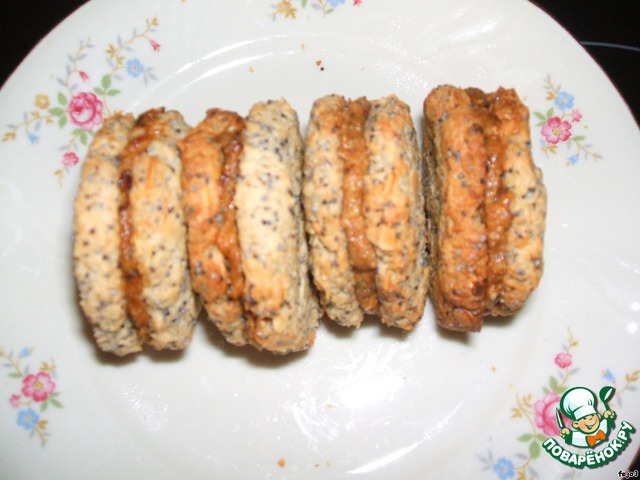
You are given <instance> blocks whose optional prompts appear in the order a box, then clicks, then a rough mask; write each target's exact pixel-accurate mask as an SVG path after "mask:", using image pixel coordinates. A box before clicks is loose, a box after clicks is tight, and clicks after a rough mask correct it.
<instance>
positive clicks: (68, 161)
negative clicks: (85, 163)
mask: <svg viewBox="0 0 640 480" xmlns="http://www.w3.org/2000/svg"><path fill="white" fill-rule="evenodd" d="M79 161H80V159H79V158H78V155H76V154H75V153H74V152H67V153H65V154H64V155H63V156H62V165H64V166H65V167H73V166H74V165H77V164H78V162H79Z"/></svg>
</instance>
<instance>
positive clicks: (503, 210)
mask: <svg viewBox="0 0 640 480" xmlns="http://www.w3.org/2000/svg"><path fill="white" fill-rule="evenodd" d="M466 91H467V93H468V94H469V97H470V98H471V102H472V106H473V107H474V108H475V109H476V112H477V113H478V114H479V117H480V119H481V123H482V129H483V131H484V138H485V148H486V155H487V172H486V183H485V197H484V222H485V224H486V227H487V246H488V248H489V264H488V266H489V272H488V273H489V275H488V278H487V284H486V290H485V292H486V308H487V309H491V308H492V307H493V305H494V304H495V303H496V302H497V301H498V300H499V298H500V292H501V288H502V287H501V284H502V279H503V277H504V275H505V273H506V271H507V262H506V261H505V258H506V254H507V232H508V231H509V228H510V227H511V223H512V220H513V214H512V213H511V209H510V203H511V201H512V199H513V194H512V193H511V192H509V191H508V190H507V189H506V188H505V187H504V185H503V182H502V176H503V174H504V173H505V165H504V163H505V151H506V149H507V147H508V142H509V136H510V135H509V132H505V129H504V127H503V125H502V123H501V122H500V119H499V118H498V117H497V116H496V115H495V109H496V108H500V96H499V92H497V93H491V94H485V93H484V92H482V91H481V90H479V89H474V88H469V89H467V90H466Z"/></svg>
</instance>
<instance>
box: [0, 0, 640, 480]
mask: <svg viewBox="0 0 640 480" xmlns="http://www.w3.org/2000/svg"><path fill="white" fill-rule="evenodd" d="M441 83H451V84H456V85H460V86H476V87H480V88H482V89H485V90H494V89H496V88H497V87H498V86H501V85H502V86H505V87H515V88H516V90H517V91H518V93H519V94H520V96H521V98H522V99H523V100H524V101H525V103H526V104H527V105H528V106H529V108H530V110H531V129H532V140H533V146H532V148H533V153H534V158H535V161H536V163H537V164H538V165H539V166H541V167H542V169H543V171H544V176H545V182H546V185H547V189H548V195H549V209H548V210H549V213H548V229H547V233H546V250H545V262H546V263H545V267H546V270H545V275H544V277H543V279H542V283H541V285H540V287H539V289H538V290H537V291H536V292H535V293H534V295H533V296H532V297H531V298H530V301H529V302H528V304H527V306H526V308H525V309H524V310H523V311H522V312H521V313H519V314H518V315H517V316H515V317H514V318H512V319H507V320H494V321H489V322H487V323H486V325H485V327H484V329H483V331H482V332H481V333H480V334H474V335H457V334H450V333H446V332H444V331H441V330H439V329H438V328H437V327H436V326H435V320H434V315H433V311H432V307H431V304H428V305H427V309H426V311H425V314H424V318H423V320H422V321H421V322H420V324H419V325H418V327H417V328H416V329H415V330H414V331H413V332H411V333H410V334H408V335H407V334H402V333H399V332H395V331H392V330H389V329H387V328H383V327H381V326H379V325H378V324H376V323H374V322H370V323H367V324H366V325H364V326H363V327H362V328H361V329H359V330H357V331H346V330H343V329H340V328H338V327H336V326H333V325H328V324H324V325H323V326H322V327H321V329H320V331H319V333H318V337H317V340H316V343H315V346H314V347H313V348H312V349H311V350H310V351H309V352H307V353H305V354H302V355H295V356H290V357H287V358H275V357H272V356H271V355H268V354H267V355H265V354H260V353H257V352H255V351H253V350H251V349H249V348H246V349H238V348H235V347H232V346H228V345H226V344H225V343H224V341H223V340H222V339H221V337H220V335H219V334H218V333H216V332H215V331H214V329H213V327H212V326H211V325H210V324H209V323H207V322H201V323H200V324H199V326H198V327H197V329H196V333H195V336H194V339H193V343H192V344H191V346H190V347H189V348H188V349H187V350H186V351H185V352H184V353H182V354H149V353H146V354H142V355H139V356H137V357H135V358H131V359H126V360H114V359H113V358H110V357H108V356H104V355H100V354H98V353H97V351H96V349H95V348H94V345H93V342H92V339H91V335H90V332H89V331H88V329H87V327H86V325H85V323H84V320H83V318H82V316H81V314H80V312H79V309H78V307H77V302H76V292H75V287H74V283H73V279H72V274H71V246H72V239H71V220H72V203H73V199H74V196H75V192H76V189H77V184H78V178H79V170H80V162H81V161H82V158H83V156H84V153H85V151H86V146H87V144H88V142H90V141H91V138H92V134H93V133H94V132H95V131H96V129H97V128H98V127H99V125H100V124H101V122H102V121H103V119H104V118H105V117H106V116H107V115H108V114H110V113H112V112H115V111H117V110H125V111H132V112H134V113H136V114H139V113H141V112H142V111H144V110H145V109H147V108H151V107H157V106H166V107H167V108H175V109H178V110H180V111H181V112H182V113H183V114H184V115H185V117H186V119H187V121H189V122H190V123H191V124H195V123H197V122H198V121H199V120H200V119H202V118H203V116H204V113H205V111H206V110H207V109H208V108H212V107H220V108H227V109H233V110H236V111H238V112H239V113H241V114H243V115H244V114H246V112H247V111H248V109H249V107H250V106H251V104H253V103H254V102H256V101H259V100H266V99H269V98H278V97H285V98H287V99H288V100H289V102H290V103H291V104H292V105H293V106H294V108H296V110H297V111H298V115H299V117H300V121H301V124H302V128H303V131H304V129H305V128H306V123H307V117H308V113H309V109H310V107H311V104H312V102H313V101H314V100H315V99H316V98H318V97H320V96H322V95H324V94H328V93H340V94H343V95H345V96H349V97H358V96H362V95H366V96H367V97H369V98H376V97H380V96H383V95H387V94H390V93H396V94H397V95H398V96H399V97H400V98H402V99H403V100H404V101H406V102H407V103H409V105H410V106H411V108H412V112H413V116H414V121H415V124H416V126H417V127H418V128H419V127H420V124H421V121H422V114H421V110H422V101H423V99H424V97H425V96H426V94H427V93H428V92H429V91H430V90H431V89H432V88H433V87H435V86H437V85H438V84H441ZM0 135H1V136H2V140H3V142H2V143H1V144H0V205H2V208H1V209H0V292H2V297H1V298H2V299H1V300H0V315H1V318H2V320H1V321H0V357H2V358H1V362H0V378H1V380H0V400H1V402H0V412H1V414H0V456H1V457H2V462H0V477H2V478H7V479H13V478H16V479H17V478H42V477H43V476H46V477H47V478H80V477H83V476H87V477H90V478H154V479H156V480H160V479H174V478H191V479H197V478H291V479H294V478H304V479H314V478H318V479H320V478H333V479H341V478H362V479H367V480H369V479H378V478H380V479H383V478H384V479H386V478H396V479H414V478H420V479H422V478H448V476H449V475H455V476H456V478H479V477H482V478H501V479H505V478H545V479H562V478H614V476H615V472H617V471H618V470H620V469H625V468H626V467H627V466H628V464H629V463H630V461H631V459H632V457H633V454H634V452H635V449H636V448H637V445H638V439H636V438H634V435H635V436H640V433H634V434H631V437H632V443H631V444H630V446H628V447H627V448H622V447H621V448H620V449H619V451H616V452H614V453H615V455H613V454H612V455H611V456H609V455H608V454H609V453H611V452H610V451H606V452H605V451H604V448H605V446H606V445H608V444H609V443H610V442H611V441H612V440H613V438H614V437H613V435H614V434H613V433H610V435H609V438H608V439H607V440H606V442H603V443H600V444H599V445H597V446H595V447H594V448H595V452H596V453H597V452H600V453H601V455H602V458H604V455H605V453H607V457H606V458H607V460H606V461H607V463H606V465H604V466H601V467H598V468H590V466H587V465H586V460H585V461H584V464H583V465H582V468H577V469H572V468H571V467H570V466H566V465H563V464H562V463H561V462H560V461H559V459H556V458H554V456H553V452H552V451H547V450H546V449H545V448H544V447H543V445H544V442H545V441H546V439H547V438H552V439H554V441H556V442H557V443H558V444H559V445H562V446H564V447H566V448H567V450H569V451H570V452H572V453H576V454H581V455H585V458H586V454H585V452H586V450H584V449H580V448H577V447H570V446H567V445H566V444H565V443H564V441H562V440H561V438H560V437H559V435H558V424H557V422H556V416H555V411H556V407H557V406H558V402H559V399H560V396H561V395H562V394H563V393H564V391H565V390H567V389H568V388H570V387H574V386H584V387H586V388H589V389H591V390H592V391H594V392H598V391H599V390H600V389H601V388H602V387H604V386H607V385H609V386H612V387H614V388H615V389H616V391H615V394H614V396H613V398H612V399H610V400H609V401H608V406H609V408H610V409H611V410H613V411H615V412H616V415H617V417H616V424H615V431H616V432H617V431H618V430H619V429H620V428H622V425H624V421H626V422H628V423H629V424H631V425H633V426H636V427H637V426H640V401H639V400H640V395H639V394H638V392H637V390H636V387H637V385H638V383H639V375H640V353H638V352H639V350H638V348H637V346H638V335H639V333H638V325H639V323H640V243H639V242H638V238H639V235H638V234H639V227H638V214H639V213H640V190H639V189H638V185H640V162H639V161H638V157H639V155H640V134H639V132H638V127H637V126H636V124H635V123H634V121H633V119H632V117H631V114H630V113H629V111H628V109H627V108H626V106H625V105H624V103H623V101H622V100H621V98H620V97H619V95H618V94H617V92H616V91H615V89H614V88H613V87H612V85H611V83H610V82H609V81H608V79H607V78H606V76H605V75H604V74H603V73H602V71H601V70H600V69H599V68H598V67H597V65H596V64H595V63H594V62H593V61H592V60H591V59H590V57H589V56H588V55H587V54H586V53H585V52H584V51H583V50H582V49H581V47H580V46H579V45H578V44H577V43H576V42H575V41H574V40H573V39H572V38H571V37H570V36H569V35H568V34H567V33H566V32H565V31H563V30H562V29H561V28H560V27H559V26H558V25H557V24H555V23H554V22H553V21H552V20H551V19H550V18H549V17H547V16H546V15H545V14H544V13H543V12H541V11H540V10H538V9H537V8H536V7H535V6H533V5H531V4H529V3H527V2H525V1H514V0H490V1H486V2H473V1H471V0H449V1H447V2H444V3H443V2H437V1H434V0H428V1H424V0H412V1H403V2H390V1H389V2H383V1H380V0H378V1H376V0H355V1H353V0H348V1H345V0H342V1H341V0H303V1H301V0H291V1H286V0H260V1H258V0H241V1H240V0H238V1H233V2H229V1H222V0H215V1H211V0H182V1H181V0H165V1H161V2H131V1H124V0H95V1H92V2H89V3H88V4H86V5H85V6H83V7H82V8H81V9H79V10H78V11H77V12H75V13H74V14H73V15H72V16H71V17H69V18H68V19H67V20H66V21H64V22H63V23H62V24H61V25H60V26H59V27H58V28H57V29H55V30H54V31H53V32H52V33H51V34H50V35H49V36H48V37H47V38H46V39H45V40H43V41H42V42H41V43H40V44H39V46H38V47H37V48H36V49H35V50H34V51H33V52H32V53H31V54H30V55H29V56H28V57H27V58H26V59H25V61H24V62H23V63H22V65H21V66H20V67H19V69H18V70H17V71H16V72H15V74H14V75H13V76H12V78H11V79H10V80H9V81H8V82H7V84H6V85H5V86H4V88H3V89H2V91H1V92H0ZM598 409H599V411H600V412H603V411H604V409H605V407H604V405H603V404H602V402H599V405H598ZM567 421H568V420H567ZM547 445H550V444H549V443H547ZM549 450H552V449H551V448H550V449H549ZM556 452H558V450H556ZM589 458H592V457H589Z"/></svg>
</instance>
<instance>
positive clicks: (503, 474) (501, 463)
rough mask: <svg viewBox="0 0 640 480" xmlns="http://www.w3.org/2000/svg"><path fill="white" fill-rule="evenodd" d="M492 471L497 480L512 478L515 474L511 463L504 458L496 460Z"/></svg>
mask: <svg viewBox="0 0 640 480" xmlns="http://www.w3.org/2000/svg"><path fill="white" fill-rule="evenodd" d="M493 471H494V472H496V473H497V474H498V478H500V480H506V479H507V478H512V477H513V475H514V474H515V470H514V469H513V462H511V460H509V459H508V458H504V457H501V458H499V459H498V461H497V462H496V463H495V465H494V466H493Z"/></svg>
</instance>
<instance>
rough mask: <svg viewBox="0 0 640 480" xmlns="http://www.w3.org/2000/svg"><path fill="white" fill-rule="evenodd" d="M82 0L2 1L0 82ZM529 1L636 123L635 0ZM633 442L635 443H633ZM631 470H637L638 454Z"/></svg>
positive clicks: (639, 72) (639, 106)
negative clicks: (560, 29) (587, 57)
mask: <svg viewBox="0 0 640 480" xmlns="http://www.w3.org/2000/svg"><path fill="white" fill-rule="evenodd" d="M83 3H84V2H83V1H79V0H2V7H3V8H2V13H3V14H2V15H0V40H1V43H0V45H1V47H2V50H1V54H0V67H1V68H0V84H4V82H5V81H6V80H7V78H8V77H9V75H11V73H12V72H13V70H14V69H15V68H16V67H17V66H18V65H19V63H20V62H21V61H22V59H23V58H24V57H25V56H27V54H28V53H29V52H30V51H31V49H32V48H33V47H34V46H35V45H36V43H37V42H38V41H39V40H40V39H41V38H42V37H44V36H45V35H46V34H47V33H48V32H49V31H50V30H51V29H52V28H53V27H54V26H56V25H57V24H58V23H59V22H60V21H62V20H63V19H64V18H65V17H66V16H67V15H69V14H70V13H72V12H73V11H74V10H75V9H76V8H77V7H79V6H80V5H82V4H83ZM534 3H536V4H537V5H538V6H540V7H541V8H542V9H543V10H545V11H546V12H547V13H548V14H549V15H550V16H552V17H553V18H555V19H556V21H557V22H558V23H560V24H561V25H562V26H564V27H565V28H566V29H567V30H568V31H569V33H571V34H572V35H573V36H574V38H575V39H576V40H577V41H578V42H580V43H581V44H582V45H583V46H584V47H585V49H586V50H587V51H588V52H589V53H590V54H591V56H592V57H593V58H594V59H595V61H596V62H597V63H598V64H599V65H600V66H601V67H602V69H603V70H604V71H605V72H606V73H607V75H608V76H609V78H610V79H611V80H612V82H613V83H614V85H616V87H617V88H618V90H619V92H620V93H621V95H622V97H623V98H624V99H625V101H626V102H627V105H629V107H630V109H631V111H632V113H633V115H634V116H635V119H636V122H638V120H639V119H640V82H639V81H638V77H639V76H640V21H639V18H640V16H639V15H638V10H640V8H639V7H640V2H638V1H637V0H608V1H602V0H537V1H535V2H534ZM636 428H638V426H637V425H636ZM639 438H640V437H639ZM632 446H633V448H637V447H638V445H637V443H636V444H635V445H634V444H633V443H632ZM630 469H631V470H633V469H638V470H640V459H639V458H638V457H636V460H635V462H634V464H633V465H632V466H631V467H630Z"/></svg>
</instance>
